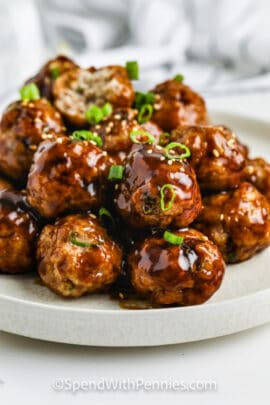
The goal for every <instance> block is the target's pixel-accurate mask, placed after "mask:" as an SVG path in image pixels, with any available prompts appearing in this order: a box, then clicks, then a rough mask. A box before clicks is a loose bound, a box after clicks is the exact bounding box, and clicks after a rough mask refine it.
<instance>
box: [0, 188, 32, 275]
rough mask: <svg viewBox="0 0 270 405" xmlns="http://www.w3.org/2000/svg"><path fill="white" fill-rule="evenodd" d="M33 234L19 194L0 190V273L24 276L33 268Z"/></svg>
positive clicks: (30, 217)
mask: <svg viewBox="0 0 270 405" xmlns="http://www.w3.org/2000/svg"><path fill="white" fill-rule="evenodd" d="M37 232H38V226H37V222H36V221H35V219H34V218H33V217H32V216H31V215H30V213H29V212H28V211H27V207H26V204H25V203H24V197H23V195H21V194H20V193H18V192H14V191H10V190H9V191H7V190H2V191H0V252H1V254H0V272H2V273H11V274H13V273H24V272H27V271H30V270H32V269H33V268H34V265H35V247H36V242H35V241H36V236H37Z"/></svg>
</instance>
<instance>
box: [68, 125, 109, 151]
mask: <svg viewBox="0 0 270 405" xmlns="http://www.w3.org/2000/svg"><path fill="white" fill-rule="evenodd" d="M71 138H72V139H73V141H93V142H95V144H96V145H97V146H99V147H101V146H102V139H101V137H100V136H98V135H95V134H93V132H91V131H86V130H85V129H82V130H77V131H74V132H73V133H72V135H71Z"/></svg>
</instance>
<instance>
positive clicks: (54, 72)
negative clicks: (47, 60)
mask: <svg viewBox="0 0 270 405" xmlns="http://www.w3.org/2000/svg"><path fill="white" fill-rule="evenodd" d="M50 72H51V76H52V78H53V79H54V80H55V79H57V77H59V76H60V71H59V68H58V67H56V66H52V67H51V68H50Z"/></svg>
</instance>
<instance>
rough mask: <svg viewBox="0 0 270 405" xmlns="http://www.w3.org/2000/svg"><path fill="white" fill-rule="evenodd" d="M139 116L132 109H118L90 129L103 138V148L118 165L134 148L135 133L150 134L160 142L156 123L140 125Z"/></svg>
mask: <svg viewBox="0 0 270 405" xmlns="http://www.w3.org/2000/svg"><path fill="white" fill-rule="evenodd" d="M137 114H138V112H137V110H133V109H131V108H117V109H115V110H114V111H113V113H112V114H111V115H110V116H109V117H108V118H106V119H105V120H103V121H102V122H100V123H99V124H97V125H93V126H92V127H91V128H90V131H92V132H93V133H94V134H97V135H99V136H100V137H101V138H102V141H103V146H102V148H103V149H104V150H106V151H108V153H109V154H110V156H112V157H113V158H114V160H115V162H116V163H121V162H122V161H123V160H124V159H125V158H126V155H127V154H128V152H129V151H130V149H131V147H132V146H133V142H132V140H131V138H130V134H131V133H132V132H133V131H140V132H141V133H142V134H143V133H144V132H149V133H150V134H151V135H153V136H154V137H155V138H156V139H157V141H156V142H158V138H159V134H160V132H159V131H158V127H157V126H156V125H155V124H154V123H153V124H151V123H148V125H146V124H143V125H139V124H138V121H137V120H136V118H137Z"/></svg>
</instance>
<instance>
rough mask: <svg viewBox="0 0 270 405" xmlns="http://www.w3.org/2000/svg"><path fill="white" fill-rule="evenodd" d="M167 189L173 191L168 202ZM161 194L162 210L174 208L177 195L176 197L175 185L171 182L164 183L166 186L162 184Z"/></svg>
mask: <svg viewBox="0 0 270 405" xmlns="http://www.w3.org/2000/svg"><path fill="white" fill-rule="evenodd" d="M166 190H170V192H171V198H170V200H169V201H167V202H166V201H165V198H166V195H165V193H166ZM160 196H161V199H160V207H161V209H162V211H169V210H170V209H171V208H172V206H173V202H174V200H175V197H176V193H175V190H174V188H173V186H172V185H171V184H164V186H162V187H161V189H160Z"/></svg>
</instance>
